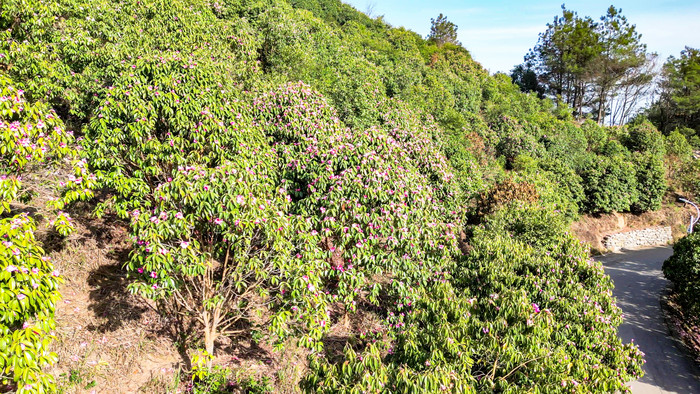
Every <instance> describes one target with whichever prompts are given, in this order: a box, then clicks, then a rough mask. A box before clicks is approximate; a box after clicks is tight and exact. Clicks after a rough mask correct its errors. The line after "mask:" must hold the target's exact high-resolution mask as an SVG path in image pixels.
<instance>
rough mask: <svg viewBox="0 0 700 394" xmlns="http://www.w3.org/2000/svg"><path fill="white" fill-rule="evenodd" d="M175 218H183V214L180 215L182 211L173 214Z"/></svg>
mask: <svg viewBox="0 0 700 394" xmlns="http://www.w3.org/2000/svg"><path fill="white" fill-rule="evenodd" d="M175 218H176V219H184V216H183V215H182V212H178V213H176V214H175Z"/></svg>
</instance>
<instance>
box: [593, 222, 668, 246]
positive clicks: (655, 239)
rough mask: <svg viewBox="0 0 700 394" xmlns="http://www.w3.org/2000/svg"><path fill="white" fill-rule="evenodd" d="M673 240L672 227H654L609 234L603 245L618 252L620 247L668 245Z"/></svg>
mask: <svg viewBox="0 0 700 394" xmlns="http://www.w3.org/2000/svg"><path fill="white" fill-rule="evenodd" d="M671 241H673V235H671V227H652V228H645V229H644V230H635V231H629V232H626V233H617V234H611V235H608V236H606V237H605V238H603V246H604V247H605V248H606V249H608V250H611V251H613V252H618V251H620V249H635V248H640V247H643V246H659V245H667V244H668V243H670V242H671Z"/></svg>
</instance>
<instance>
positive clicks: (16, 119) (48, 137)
mask: <svg viewBox="0 0 700 394" xmlns="http://www.w3.org/2000/svg"><path fill="white" fill-rule="evenodd" d="M0 95H1V99H0V122H1V125H0V144H1V145H0V215H1V216H0V241H1V242H0V383H1V384H3V385H7V384H16V385H17V389H18V392H20V393H25V392H26V393H29V392H41V393H45V392H52V391H54V390H55V385H54V382H53V378H52V377H51V376H50V375H48V374H46V373H44V372H43V371H42V368H44V367H46V366H48V365H50V364H52V363H53V362H55V361H56V354H55V353H52V352H51V351H50V350H49V345H50V343H51V341H52V339H53V335H52V334H51V331H52V330H53V329H54V326H55V321H54V311H55V308H56V302H57V301H58V299H59V298H60V294H59V292H58V285H59V284H60V283H61V281H62V279H61V278H60V275H59V272H58V271H57V270H54V268H53V265H52V263H51V260H50V258H49V257H47V256H45V255H44V251H43V250H42V248H41V246H40V244H39V242H38V241H37V240H36V238H35V236H34V232H35V230H36V224H35V222H34V219H33V218H32V217H30V216H29V214H28V212H21V213H17V212H16V211H13V210H12V209H11V208H12V207H11V206H10V203H12V202H14V201H15V200H16V199H17V198H18V197H19V196H21V195H22V194H24V192H25V191H26V190H24V189H23V187H22V182H21V175H22V173H23V172H24V171H26V170H27V168H28V167H29V166H31V165H34V164H38V163H49V162H50V161H52V160H55V159H57V158H61V157H65V156H67V155H70V154H74V153H75V151H74V150H73V148H71V147H70V146H69V144H71V142H72V134H71V133H70V132H67V131H66V130H65V129H64V126H63V123H62V122H61V121H60V119H58V117H57V116H56V114H55V113H54V112H53V111H51V110H49V109H48V108H47V106H46V105H44V104H42V103H34V104H32V103H29V102H27V101H26V100H25V98H24V95H23V91H22V90H19V89H17V88H15V87H14V85H13V83H12V82H11V81H10V80H9V79H8V78H7V77H5V76H4V75H0ZM71 183H73V184H76V183H82V179H80V178H78V179H76V178H72V181H71ZM89 184H90V180H88V179H85V180H84V183H83V185H88V186H89ZM73 193H74V194H75V195H72V196H71V197H73V199H77V198H80V197H84V196H86V195H87V194H89V192H83V191H74V192H73ZM56 205H58V203H57V204H56ZM54 223H55V224H56V228H57V229H58V230H59V232H60V233H61V234H64V235H65V234H67V233H69V232H70V229H71V226H70V217H69V216H68V215H67V214H65V213H62V212H59V213H58V215H57V217H56V219H55V221H54Z"/></svg>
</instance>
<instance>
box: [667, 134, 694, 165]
mask: <svg viewBox="0 0 700 394" xmlns="http://www.w3.org/2000/svg"><path fill="white" fill-rule="evenodd" d="M666 152H667V153H668V155H669V156H671V157H674V158H677V159H678V160H680V161H682V162H683V161H687V160H688V159H690V158H691V157H692V156H693V147H692V146H690V144H689V143H688V140H687V139H686V138H685V136H684V135H683V134H681V132H679V131H678V129H676V130H673V131H672V132H671V133H670V134H669V135H668V137H666Z"/></svg>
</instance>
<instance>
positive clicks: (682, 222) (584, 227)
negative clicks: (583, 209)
mask: <svg viewBox="0 0 700 394" xmlns="http://www.w3.org/2000/svg"><path fill="white" fill-rule="evenodd" d="M690 214H691V211H690V210H689V209H686V208H683V206H682V205H680V204H679V205H665V206H664V207H662V208H661V209H660V210H658V211H654V212H645V213H643V214H640V215H635V214H632V213H611V214H601V215H585V216H581V218H580V219H579V220H578V221H577V222H575V223H574V224H572V225H571V231H572V232H573V234H574V235H575V236H576V237H577V238H578V239H580V240H581V241H583V242H585V243H587V244H589V245H590V246H591V250H592V251H593V252H594V253H602V252H605V248H604V247H603V244H602V240H603V238H604V237H605V236H606V235H610V234H616V233H622V232H626V231H632V230H640V229H644V228H648V227H656V226H670V227H671V231H672V233H673V239H674V240H676V239H678V238H680V237H682V236H684V235H685V234H686V226H687V223H688V219H689V218H690Z"/></svg>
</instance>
